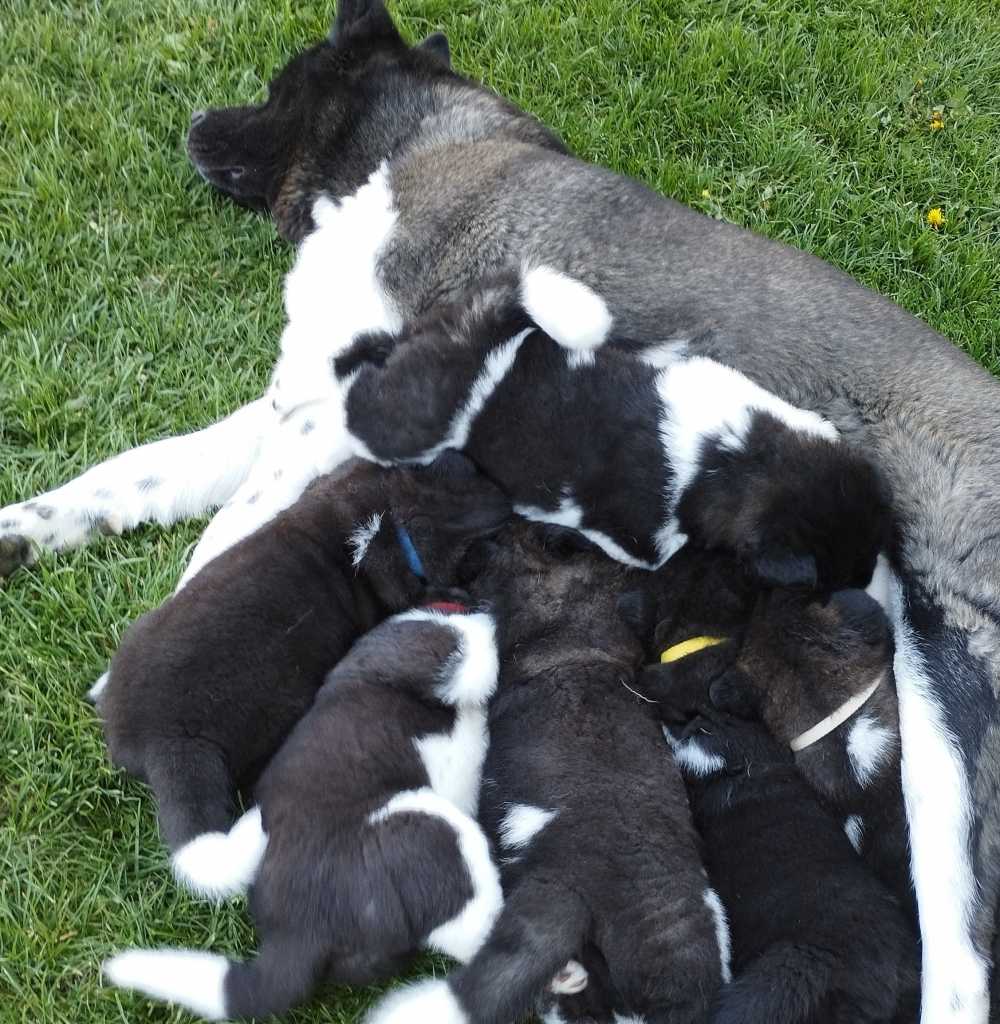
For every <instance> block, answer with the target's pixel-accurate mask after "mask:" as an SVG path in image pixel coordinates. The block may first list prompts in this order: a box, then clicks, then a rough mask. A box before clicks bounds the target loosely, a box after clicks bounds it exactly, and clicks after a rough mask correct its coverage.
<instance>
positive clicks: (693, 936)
mask: <svg viewBox="0 0 1000 1024" xmlns="http://www.w3.org/2000/svg"><path fill="white" fill-rule="evenodd" d="M550 537H551V532H550V531H548V530H545V529H544V528H540V527H538V526H531V525H529V524H526V523H514V524H513V525H512V526H511V527H509V528H508V529H507V530H505V531H504V533H503V535H502V537H501V538H498V540H499V541H500V542H499V543H487V544H486V545H483V547H486V548H488V549H490V550H489V551H487V552H486V553H485V554H484V559H483V564H481V565H480V566H478V567H477V568H478V569H479V571H478V572H477V574H476V579H475V580H474V581H473V582H472V583H471V584H470V589H471V590H472V593H473V594H474V595H475V596H477V597H479V598H481V599H484V600H488V601H489V602H491V604H492V606H493V608H494V610H495V614H496V618H497V624H498V636H499V648H500V656H501V662H500V664H501V670H500V684H499V687H498V690H497V695H496V697H495V698H494V700H493V703H492V705H491V707H490V748H489V751H488V753H487V757H486V764H485V766H484V770H483V791H482V798H481V803H480V820H481V821H482V823H483V826H484V827H485V829H486V831H487V833H488V834H489V835H491V836H492V837H493V839H494V841H495V843H496V846H497V849H498V854H499V856H500V868H501V877H502V881H503V884H504V892H505V899H506V902H505V905H504V908H503V911H502V912H501V914H500V917H499V918H498V919H497V922H496V924H495V926H494V928H493V930H492V932H491V933H490V936H489V938H488V939H487V941H486V944H485V945H484V946H483V947H482V949H480V950H479V952H478V953H477V954H476V955H475V957H473V958H472V960H471V961H470V962H469V963H468V964H466V965H464V966H462V967H460V968H459V969H458V970H456V971H454V972H452V974H451V975H449V977H448V978H447V979H438V980H435V981H430V982H425V983H423V984H421V985H418V986H415V987H413V988H409V989H403V990H401V991H400V992H397V993H394V994H393V995H391V996H390V997H389V998H388V999H387V1000H386V1001H385V1002H384V1003H383V1004H381V1005H379V1006H377V1007H376V1008H375V1010H374V1011H373V1013H372V1015H371V1017H370V1018H369V1022H368V1024H429V1022H434V1024H510V1022H511V1021H514V1020H522V1019H523V1018H524V1017H525V1016H526V1015H527V1014H529V1013H530V1012H531V1011H532V1010H534V1009H535V1007H536V1006H537V1004H538V1002H539V1000H540V999H542V998H544V995H545V992H546V990H547V989H548V988H549V985H550V982H551V981H552V979H553V977H554V976H555V975H556V973H557V972H560V973H561V972H562V968H563V967H564V966H565V965H566V964H567V960H569V959H570V958H576V957H578V956H579V955H580V953H581V951H582V950H587V949H590V948H594V949H596V950H598V951H599V954H600V957H601V958H602V960H603V962H604V963H605V964H606V965H607V979H606V981H605V980H604V979H601V987H602V989H605V988H606V989H607V990H608V991H613V995H614V998H613V1002H612V1005H611V1009H612V1010H613V1011H614V1012H617V1013H619V1014H621V1015H622V1016H630V1015H638V1016H639V1017H640V1018H642V1019H644V1020H646V1021H648V1022H649V1024H703V1022H704V1021H705V1020H707V1016H708V1012H709V1007H710V1006H711V1003H712V1000H713V998H714V996H715V993H716V992H717V990H718V988H719V986H720V985H721V984H722V982H723V980H724V979H725V978H726V977H727V971H728V960H727V955H726V954H727V948H726V946H727V943H726V937H725V921H724V919H723V917H722V915H721V909H720V907H719V902H718V898H717V896H716V895H715V893H714V892H713V891H712V889H711V888H710V886H709V883H708V882H707V880H706V878H705V873H704V869H703V867H702V864H701V859H700V856H699V853H698V845H697V839H696V836H695V832H694V829H693V828H692V825H691V821H690V816H689V812H688V807H687V800H686V798H685V794H684V787H683V784H682V782H681V778H680V775H679V773H678V771H677V769H676V767H675V766H674V765H673V763H672V762H671V759H670V757H669V752H668V751H667V749H666V746H665V744H664V741H663V737H662V733H661V729H660V725H659V723H658V721H657V719H656V718H655V716H654V715H652V714H651V713H650V711H649V705H648V704H646V703H645V702H644V701H642V700H641V699H640V698H638V697H637V696H636V694H635V693H634V691H633V690H631V689H630V688H629V687H631V686H632V685H633V684H634V673H635V670H636V669H637V668H638V666H639V665H640V664H641V662H642V657H643V651H642V644H641V643H640V642H639V640H638V639H637V638H636V636H635V634H634V632H633V630H632V629H631V627H630V626H629V625H628V623H627V622H626V621H625V620H624V619H623V618H622V617H621V616H620V615H619V612H618V609H617V595H618V594H619V593H621V592H622V590H623V589H630V588H635V587H638V586H643V585H645V584H647V583H651V582H653V580H654V578H653V576H652V575H651V574H649V573H643V572H638V573H637V572H635V571H630V570H628V569H626V568H625V567H624V566H621V565H617V564H615V563H614V562H612V561H610V560H609V559H607V558H606V557H604V556H603V555H601V554H598V553H595V551H594V550H593V549H591V550H573V548H572V545H571V546H570V548H569V550H566V549H563V548H561V549H560V550H559V552H558V557H556V556H554V554H553V552H552V550H551V549H550V548H549V547H547V545H546V543H545V540H543V538H550ZM569 973H580V972H578V971H577V972H569ZM596 983H597V979H595V984H596Z"/></svg>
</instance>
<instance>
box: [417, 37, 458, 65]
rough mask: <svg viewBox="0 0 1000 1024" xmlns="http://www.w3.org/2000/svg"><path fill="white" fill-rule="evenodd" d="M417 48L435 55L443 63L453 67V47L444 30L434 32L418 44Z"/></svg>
mask: <svg viewBox="0 0 1000 1024" xmlns="http://www.w3.org/2000/svg"><path fill="white" fill-rule="evenodd" d="M416 49H418V50H423V51H424V52H425V53H429V54H431V55H433V56H434V57H436V58H437V59H438V60H439V61H441V63H442V64H444V65H445V66H447V67H449V68H450V67H451V47H450V46H449V45H448V37H447V36H446V35H445V34H444V33H443V32H432V33H431V34H430V35H429V36H428V37H427V38H426V39H425V40H424V41H423V42H422V43H418V44H417V47H416Z"/></svg>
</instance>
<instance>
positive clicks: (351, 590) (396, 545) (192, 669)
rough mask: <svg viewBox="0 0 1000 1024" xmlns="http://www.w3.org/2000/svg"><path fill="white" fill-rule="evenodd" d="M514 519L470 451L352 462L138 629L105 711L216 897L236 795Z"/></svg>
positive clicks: (177, 863)
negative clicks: (390, 631)
mask: <svg viewBox="0 0 1000 1024" xmlns="http://www.w3.org/2000/svg"><path fill="white" fill-rule="evenodd" d="M508 514H509V504H508V502H507V501H506V499H505V498H504V497H503V495H502V494H501V493H500V491H499V490H498V489H497V488H496V487H495V486H494V485H493V484H491V483H490V482H489V481H487V480H485V479H484V478H483V477H481V476H480V475H479V474H477V473H476V471H475V469H474V468H473V467H472V465H471V463H469V462H468V460H467V459H465V458H464V457H463V456H461V455H458V454H455V453H452V454H449V455H448V456H446V457H444V458H442V459H441V460H440V461H439V462H438V463H437V464H436V465H435V466H432V467H430V468H429V469H427V470H402V471H398V470H384V469H380V468H379V467H376V466H372V465H370V464H366V463H360V462H354V463H350V464H348V465H345V466H344V467H342V469H341V470H338V471H337V472H335V473H333V474H330V475H329V476H326V477H322V478H320V479H319V480H317V481H316V482H315V483H314V484H313V485H312V486H311V487H310V488H309V489H308V490H307V491H306V492H305V494H304V495H303V496H302V497H301V498H300V499H299V501H298V502H297V503H296V504H295V505H293V506H292V507H291V508H290V509H288V510H287V511H285V512H283V513H281V514H280V515H279V516H277V517H276V518H275V519H274V520H272V521H271V522H270V523H268V524H267V525H265V526H263V527H261V528H260V529H259V530H258V531H257V532H256V533H254V534H252V535H251V536H250V537H248V538H246V539H245V540H243V541H241V542H240V543H239V544H237V545H236V546H235V547H233V548H231V549H230V550H228V551H226V552H225V553H224V554H222V555H221V556H220V557H219V558H217V559H216V560H214V561H213V562H212V563H211V564H210V565H208V566H206V567H205V569H204V570H203V571H202V572H200V573H199V574H198V575H197V577H196V578H195V579H193V580H192V581H191V583H190V584H189V585H188V586H186V587H185V588H184V589H183V590H181V591H180V592H178V593H177V594H175V595H174V596H173V597H171V598H170V599H169V600H168V601H167V602H166V603H165V604H163V605H162V606H160V607H159V608H157V609H155V610H154V611H152V612H149V613H148V614H147V615H144V616H143V617H142V618H141V619H139V620H138V621H136V622H135V623H134V624H133V625H132V626H131V627H130V628H129V630H128V632H127V633H126V634H125V637H124V639H123V641H122V644H121V647H120V649H119V651H118V653H117V654H116V655H115V658H114V661H113V662H112V665H111V669H110V676H109V678H108V679H107V682H106V685H105V687H104V689H103V690H102V692H101V693H100V694H99V696H98V697H97V702H98V710H99V712H100V714H101V717H102V718H103V721H104V734H105V737H106V739H107V743H108V749H109V751H110V755H111V758H112V760H113V761H114V762H115V764H117V765H120V766H121V767H123V768H125V769H126V770H127V771H129V772H130V773H131V774H133V775H135V776H137V777H138V778H140V779H143V780H144V781H146V782H147V783H148V784H149V785H150V787H151V788H152V789H153V792H154V794H155V796H156V800H157V804H158V812H159V821H160V831H161V834H162V836H163V838H164V840H165V842H166V843H167V845H168V846H169V847H170V848H171V850H173V851H175V856H174V867H175V870H176V872H177V874H178V876H179V877H180V878H181V880H186V881H188V882H191V883H193V884H194V886H195V888H196V889H197V890H198V891H201V892H203V893H205V894H215V893H216V886H215V885H213V883H212V882H211V880H210V875H211V872H210V870H209V866H210V865H211V864H213V863H214V864H217V866H218V867H219V869H220V871H221V872H222V874H223V875H225V874H226V871H227V868H228V865H227V864H226V863H225V859H224V858H223V859H222V860H221V861H220V860H219V854H218V851H217V850H216V844H217V841H218V840H220V839H221V838H222V836H221V834H222V833H224V832H225V831H226V830H227V829H228V828H229V826H230V825H231V824H232V822H233V819H234V817H235V814H236V804H235V793H236V790H237V789H238V788H242V787H245V786H247V785H249V784H251V783H252V782H253V780H254V779H255V778H256V776H257V775H258V774H259V773H260V771H261V769H262V768H263V766H264V764H265V763H266V762H267V760H268V759H269V758H270V757H271V755H272V754H273V753H274V752H275V751H276V750H277V749H278V746H279V745H280V744H281V742H282V740H283V739H284V738H285V737H286V736H287V734H288V732H289V730H290V729H291V728H292V726H293V725H295V723H296V721H298V719H299V718H301V716H302V715H303V714H304V713H305V712H306V710H307V709H308V708H309V706H310V704H311V703H312V701H313V698H314V696H315V694H316V691H317V689H318V688H319V687H320V685H321V684H322V682H323V677H324V675H325V673H326V672H328V671H329V670H330V669H331V668H332V667H333V666H334V665H335V664H336V663H337V661H338V660H339V659H340V658H341V657H342V656H343V655H344V654H345V653H346V651H347V650H348V648H349V647H350V645H351V643H352V642H353V641H354V640H355V639H356V638H357V637H359V636H360V635H361V634H362V633H364V632H365V631H366V630H367V629H369V628H371V627H372V626H373V625H375V624H376V623H377V622H379V621H380V620H382V619H384V618H385V617H386V616H387V615H389V614H391V613H392V612H396V611H400V610H401V609H403V608H406V607H408V606H410V605H412V604H413V603H415V602H416V601H418V600H419V599H420V598H421V595H422V594H423V593H424V592H425V588H426V586H427V585H428V584H429V585H431V586H446V585H448V584H450V583H451V581H452V576H453V573H454V571H455V567H456V565H457V564H458V562H459V560H460V559H461V557H462V555H463V553H464V551H465V549H466V547H467V546H468V545H469V544H470V543H471V542H472V541H473V540H475V539H477V538H481V537H483V536H486V535H488V534H490V533H491V532H493V531H495V530H497V529H499V527H500V526H501V524H502V523H503V521H504V520H505V519H506V518H507V516H508ZM399 528H404V529H405V531H407V533H406V535H405V536H406V537H408V538H409V539H410V540H411V541H412V543H413V544H415V546H416V549H417V551H419V553H420V558H421V559H422V562H423V565H422V566H418V567H417V568H418V569H419V570H420V572H421V573H423V574H425V575H426V578H424V576H423V575H418V573H417V572H415V571H414V568H413V566H412V565H411V564H410V562H411V561H412V559H410V558H408V556H407V553H406V551H405V550H404V547H403V544H402V543H401V539H400V536H399V535H398V533H397V531H398V529H399ZM195 874H197V876H198V879H199V880H198V881H197V882H194V875H195Z"/></svg>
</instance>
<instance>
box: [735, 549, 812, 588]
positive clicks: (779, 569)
mask: <svg viewBox="0 0 1000 1024" xmlns="http://www.w3.org/2000/svg"><path fill="white" fill-rule="evenodd" d="M750 568H751V569H752V571H753V573H754V575H755V576H756V577H757V579H758V580H759V581H760V582H761V583H762V584H763V585H764V586H765V587H806V588H808V589H809V590H815V589H816V587H817V586H818V585H819V569H818V567H817V565H816V559H815V557H814V556H813V555H796V554H794V553H793V552H791V551H789V550H788V549H787V548H782V547H779V546H777V545H774V544H769V545H767V546H765V547H764V548H763V549H762V550H760V551H758V552H757V553H756V554H755V555H754V556H753V560H752V562H751V566H750Z"/></svg>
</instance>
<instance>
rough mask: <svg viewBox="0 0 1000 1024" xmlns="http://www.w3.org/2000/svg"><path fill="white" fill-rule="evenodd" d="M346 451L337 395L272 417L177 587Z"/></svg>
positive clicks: (342, 458)
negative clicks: (255, 452)
mask: <svg viewBox="0 0 1000 1024" xmlns="http://www.w3.org/2000/svg"><path fill="white" fill-rule="evenodd" d="M350 456H351V444H350V441H349V439H348V437H347V432H346V431H345V429H344V423H343V410H342V408H341V405H340V401H339V397H337V396H334V397H332V398H331V399H330V400H329V401H325V402H312V403H309V404H307V405H303V406H301V407H299V408H298V409H296V410H295V411H294V412H292V413H289V414H288V415H286V416H285V417H284V418H283V419H281V420H280V421H278V422H276V424H275V425H274V426H273V427H272V432H271V433H270V434H269V435H268V437H267V439H266V442H265V443H264V444H263V445H262V446H261V450H260V454H259V456H258V458H257V460H256V461H255V463H254V465H253V467H252V468H251V469H250V471H249V473H247V474H245V479H244V480H243V481H242V483H241V484H240V486H239V487H238V489H237V490H236V491H235V492H234V493H233V494H232V495H231V496H230V497H229V498H228V500H227V501H226V502H225V503H224V504H223V505H222V507H221V508H220V509H219V511H218V512H217V513H216V514H215V516H214V517H213V518H212V521H211V522H210V523H209V524H208V526H207V527H206V529H205V532H204V533H203V534H202V535H201V538H200V539H199V541H198V544H197V546H196V547H195V549H194V552H193V553H192V555H191V558H190V560H189V562H188V565H187V568H186V569H185V570H184V574H183V575H182V576H181V579H180V582H179V583H178V584H177V589H178V590H180V589H181V587H183V586H184V585H185V584H186V583H187V582H188V581H189V580H190V579H192V578H193V577H194V575H195V574H196V573H197V572H198V571H199V570H200V569H201V568H202V567H203V566H204V565H205V564H206V563H208V562H210V561H211V560H212V559H213V558H215V557H216V556H217V555H220V554H222V552H223V551H225V550H227V549H228V548H230V547H232V546H233V545H234V544H236V543H238V542H239V541H241V540H243V538H244V537H248V536H249V535H250V534H251V533H253V532H254V530H256V529H257V528H258V527H260V526H263V525H264V523H266V522H268V521H269V520H270V519H272V518H273V517H274V516H276V515H277V514H278V513H279V512H281V511H283V510H284V509H286V508H288V507H289V506H290V505H292V504H294V503H295V502H296V501H297V500H298V498H299V497H300V495H301V494H302V492H303V491H304V490H305V489H306V487H308V486H309V484H310V483H311V482H312V481H313V480H315V479H316V478H317V477H318V476H321V475H322V474H324V473H328V472H330V471H331V470H332V469H335V468H336V467H337V466H338V465H340V464H341V463H342V462H344V461H346V460H347V459H348V458H350Z"/></svg>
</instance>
